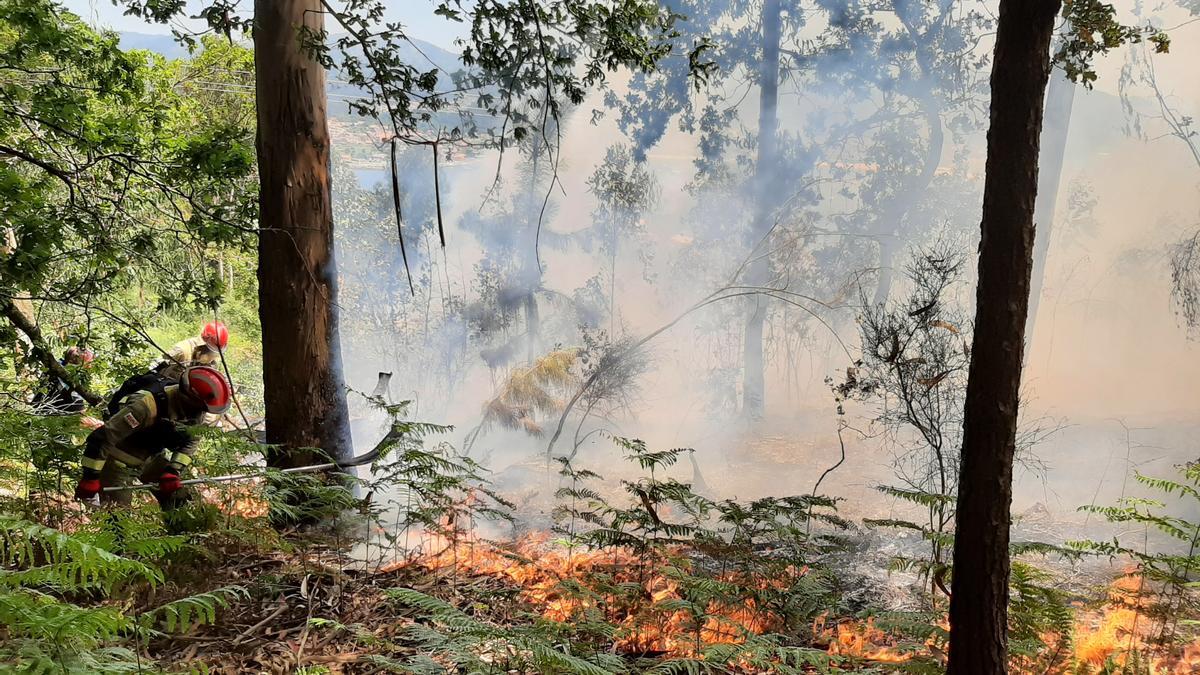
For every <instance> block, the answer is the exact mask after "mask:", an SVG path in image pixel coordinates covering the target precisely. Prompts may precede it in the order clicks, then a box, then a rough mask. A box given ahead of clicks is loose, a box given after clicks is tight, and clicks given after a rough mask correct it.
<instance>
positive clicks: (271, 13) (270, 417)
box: [254, 0, 351, 467]
mask: <svg viewBox="0 0 1200 675" xmlns="http://www.w3.org/2000/svg"><path fill="white" fill-rule="evenodd" d="M254 12H255V27H254V64H255V69H256V78H255V80H256V82H257V85H256V94H257V104H258V170H259V174H260V178H261V192H260V195H259V207H260V210H261V212H260V215H259V218H260V228H261V231H260V233H259V244H258V254H259V260H258V295H259V316H260V318H261V320H262V333H263V384H264V385H265V388H266V393H265V397H264V398H265V403H266V413H267V442H268V443H271V444H279V445H280V446H281V449H280V451H278V452H274V453H271V456H270V457H268V463H269V464H270V465H272V466H278V467H288V466H300V465H304V464H308V463H311V462H312V461H313V459H314V457H313V453H312V452H310V451H306V450H305V448H322V449H323V450H324V451H325V452H326V453H329V454H331V455H333V456H334V457H337V458H344V457H347V456H349V454H350V451H351V447H350V436H349V426H348V424H347V412H346V398H345V390H344V387H343V382H342V368H341V355H340V346H339V341H338V324H337V315H336V313H335V312H336V310H335V308H336V300H337V277H336V269H335V264H334V257H333V211H332V206H331V200H330V191H331V184H330V175H329V132H328V129H327V128H326V121H325V110H326V101H325V71H324V69H322V68H321V66H320V65H319V64H317V63H316V62H314V61H313V60H312V59H311V58H310V57H309V55H308V54H306V53H305V52H304V51H303V49H302V48H301V44H300V40H299V30H300V28H301V26H304V27H307V28H308V29H311V30H312V31H318V32H319V31H320V30H321V26H322V10H321V4H320V2H319V0H256V2H255V5H254Z"/></svg>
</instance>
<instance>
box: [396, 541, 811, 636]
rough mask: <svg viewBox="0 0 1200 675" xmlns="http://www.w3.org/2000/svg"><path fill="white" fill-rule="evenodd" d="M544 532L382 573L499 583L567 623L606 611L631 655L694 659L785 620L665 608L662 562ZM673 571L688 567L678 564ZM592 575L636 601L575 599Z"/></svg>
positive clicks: (764, 614)
mask: <svg viewBox="0 0 1200 675" xmlns="http://www.w3.org/2000/svg"><path fill="white" fill-rule="evenodd" d="M549 539H550V538H549V535H547V534H545V533H537V534H531V535H527V536H525V537H523V538H522V539H520V540H519V541H517V542H516V543H515V544H514V546H513V550H512V551H511V552H510V551H506V550H501V549H499V548H497V547H495V546H491V545H489V544H487V543H484V542H481V541H479V540H476V539H474V538H467V539H465V540H463V541H460V542H457V543H447V542H445V541H444V540H443V539H441V538H440V537H431V538H430V540H431V541H432V542H434V545H433V546H427V547H426V548H427V549H429V548H433V549H436V552H433V553H426V554H424V555H420V556H418V557H416V558H414V559H410V560H406V561H402V562H399V563H395V564H392V565H388V566H385V567H383V568H382V569H381V570H380V572H381V573H386V572H390V571H393V570H396V569H399V568H402V567H406V566H410V565H419V566H421V567H424V568H427V569H432V570H441V571H445V570H454V571H455V572H456V573H469V574H472V575H481V576H493V577H498V578H503V579H507V580H509V581H511V582H512V583H513V584H514V585H516V586H518V587H519V588H520V589H521V590H520V598H521V600H522V601H524V602H525V603H527V604H529V605H532V606H534V607H538V608H540V610H541V613H542V615H543V616H544V617H545V618H547V619H552V620H555V621H564V622H565V621H569V620H572V619H574V618H577V617H579V616H580V615H581V614H582V613H584V612H586V611H602V612H604V613H605V615H606V618H607V620H609V621H610V622H612V623H614V624H616V625H617V626H618V627H619V629H620V630H619V631H618V634H617V639H616V641H615V648H616V649H617V650H618V651H620V652H622V653H627V654H669V655H674V656H684V655H695V654H697V653H699V651H700V650H701V649H703V648H704V647H705V646H708V645H713V644H721V643H732V644H736V643H741V642H743V641H744V640H745V637H746V636H747V635H749V634H762V633H764V632H767V631H769V630H771V629H772V628H773V627H775V626H776V625H778V623H779V621H780V618H779V617H777V616H775V615H773V614H772V613H771V612H769V611H767V610H764V609H763V608H761V607H759V606H758V605H757V603H755V601H754V599H753V598H746V599H744V600H740V601H738V602H735V603H731V604H721V603H718V602H710V603H708V605H707V606H706V607H705V608H704V612H703V616H702V620H701V619H698V618H697V617H695V616H693V613H692V612H689V611H687V610H683V609H663V608H662V607H660V606H659V605H660V603H663V602H664V601H668V600H676V599H680V598H681V597H682V596H681V593H680V587H679V582H678V581H676V580H674V579H672V578H670V577H668V576H666V575H664V574H662V573H660V572H657V571H655V570H657V569H661V567H662V564H663V563H665V562H667V561H666V560H664V559H661V558H655V559H650V558H648V557H645V556H638V555H637V554H636V553H634V552H633V551H630V550H628V549H622V548H614V549H605V550H591V549H583V548H575V549H570V548H567V549H564V548H563V547H561V546H553V545H551V543H550V541H549ZM673 562H674V563H675V564H677V565H678V564H683V563H681V562H680V561H678V560H674V561H673ZM787 571H788V573H789V574H791V575H793V576H795V575H803V574H806V573H807V572H808V570H807V568H789V569H788V570H787ZM594 573H604V574H606V575H609V576H611V577H612V579H613V581H614V582H616V583H618V584H623V585H625V586H626V587H627V588H631V589H637V592H636V593H634V594H632V597H621V598H617V597H609V596H603V597H601V598H596V597H593V596H589V595H587V594H577V593H572V592H571V591H570V589H568V588H567V587H566V586H565V585H564V583H563V582H564V581H565V580H568V579H570V580H575V581H582V580H584V579H587V578H589V577H590V576H591V575H592V574H594ZM718 579H720V580H722V581H727V582H740V583H755V584H758V585H759V587H761V588H767V587H771V586H773V587H776V588H782V587H783V584H785V583H786V580H761V579H760V580H753V581H748V580H746V579H740V578H739V577H738V576H737V575H736V574H734V573H729V574H724V575H720V576H719V577H718Z"/></svg>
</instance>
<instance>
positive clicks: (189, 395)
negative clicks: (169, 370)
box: [75, 366, 232, 513]
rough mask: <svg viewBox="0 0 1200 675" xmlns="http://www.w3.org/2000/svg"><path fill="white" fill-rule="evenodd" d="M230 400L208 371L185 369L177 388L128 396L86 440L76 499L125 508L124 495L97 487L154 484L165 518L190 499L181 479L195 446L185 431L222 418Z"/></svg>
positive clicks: (224, 384) (156, 386)
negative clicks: (207, 419)
mask: <svg viewBox="0 0 1200 675" xmlns="http://www.w3.org/2000/svg"><path fill="white" fill-rule="evenodd" d="M231 398H232V390H231V388H230V386H229V382H228V381H227V380H226V379H225V376H224V375H222V374H221V373H220V372H218V371H217V370H216V369H215V368H212V367H211V366H192V367H189V368H187V369H186V370H185V371H184V373H183V375H182V376H181V377H180V379H179V383H178V384H171V383H168V382H166V381H161V380H160V381H158V382H155V383H152V384H151V385H149V386H148V387H147V389H144V390H141V391H136V392H134V393H132V394H130V395H128V396H126V397H125V398H124V400H123V402H122V404H121V407H120V408H119V409H118V410H117V412H116V414H115V415H113V416H111V417H110V418H109V419H108V421H106V422H105V423H104V426H102V427H100V428H99V429H96V430H95V431H93V432H92V433H91V435H89V436H88V439H87V443H86V445H85V447H84V451H83V459H82V461H81V462H80V463H81V464H82V465H83V476H82V478H81V479H80V481H79V485H78V486H77V487H76V488H75V497H76V498H77V499H80V500H82V501H85V502H89V503H92V504H99V503H100V500H99V499H98V497H99V496H100V495H101V494H103V496H104V500H103V501H104V502H105V503H108V502H112V503H116V504H120V505H128V504H129V503H130V502H131V500H132V496H131V494H130V492H129V491H128V490H122V491H117V492H107V493H101V488H102V487H109V486H118V485H128V484H129V480H130V479H131V478H133V477H134V476H135V475H136V476H137V478H138V480H140V481H141V482H142V483H145V484H154V483H157V484H158V487H157V489H155V490H153V493H154V496H155V497H156V498H157V499H158V503H159V505H160V506H162V509H163V512H164V513H167V512H170V511H173V510H174V509H177V508H178V507H180V506H182V505H183V504H185V503H186V502H187V501H188V500H189V499H190V498H191V494H190V491H188V490H186V489H184V488H183V487H182V486H181V485H180V480H179V476H180V473H182V472H183V471H184V470H185V469H186V468H187V467H188V466H189V465H190V464H191V463H192V454H193V453H194V452H195V450H196V445H197V441H196V439H195V438H193V437H192V435H191V434H190V433H188V427H191V426H197V425H199V424H200V423H201V421H202V420H203V419H204V417H205V415H206V414H215V415H222V414H224V413H225V411H226V410H228V409H229V403H230V399H231Z"/></svg>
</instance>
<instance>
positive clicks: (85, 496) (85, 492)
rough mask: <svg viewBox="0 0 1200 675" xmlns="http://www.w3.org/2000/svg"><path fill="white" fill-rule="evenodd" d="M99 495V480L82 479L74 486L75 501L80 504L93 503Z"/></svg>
mask: <svg viewBox="0 0 1200 675" xmlns="http://www.w3.org/2000/svg"><path fill="white" fill-rule="evenodd" d="M99 494H100V479H99V478H84V479H82V480H80V481H79V485H76V486H75V499H78V500H79V501H81V502H90V501H95V500H96V496H97V495H99Z"/></svg>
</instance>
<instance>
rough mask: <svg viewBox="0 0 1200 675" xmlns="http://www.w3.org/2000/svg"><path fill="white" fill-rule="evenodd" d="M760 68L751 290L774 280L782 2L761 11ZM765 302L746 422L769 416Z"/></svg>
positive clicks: (751, 348) (745, 372)
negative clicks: (771, 234)
mask: <svg viewBox="0 0 1200 675" xmlns="http://www.w3.org/2000/svg"><path fill="white" fill-rule="evenodd" d="M762 26H763V28H762V31H763V32H762V63H761V65H760V71H759V76H760V82H759V87H760V89H759V97H758V158H757V161H756V163H755V170H754V173H755V176H754V193H755V197H756V201H757V205H756V206H757V213H756V214H755V221H754V227H752V228H751V231H750V236H749V243H750V246H751V247H752V249H753V252H752V254H751V255H752V260H751V263H750V265H749V267H748V268H747V271H746V285H747V286H765V285H766V284H767V283H768V282H769V281H770V280H769V278H768V277H769V276H770V269H771V267H770V261H769V260H768V258H767V251H768V250H769V248H770V247H769V245H768V243H767V242H766V241H765V239H766V237H767V234H768V233H769V232H770V231H771V224H772V223H771V216H772V213H774V206H775V204H776V203H778V200H777V198H776V195H775V194H774V192H775V190H774V189H773V187H774V186H775V185H777V183H776V182H775V181H773V180H771V177H772V176H773V175H774V173H775V172H776V171H777V170H778V166H777V160H776V158H777V157H778V154H779V153H778V148H777V147H776V143H777V140H778V139H777V129H778V127H779V110H778V109H779V36H780V32H781V29H782V16H781V15H780V6H779V0H765V2H763V9H762ZM766 302H767V301H766V298H763V297H762V296H754V298H753V299H752V300H751V305H750V307H749V312H748V315H747V317H746V326H745V333H744V335H743V339H742V347H743V351H742V414H743V415H744V416H745V417H746V419H747V420H750V421H755V420H759V419H762V416H763V414H764V412H765V410H766V382H765V378H764V376H763V373H764V370H765V368H766V363H765V359H764V358H763V322H764V321H766V317H767V306H766Z"/></svg>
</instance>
